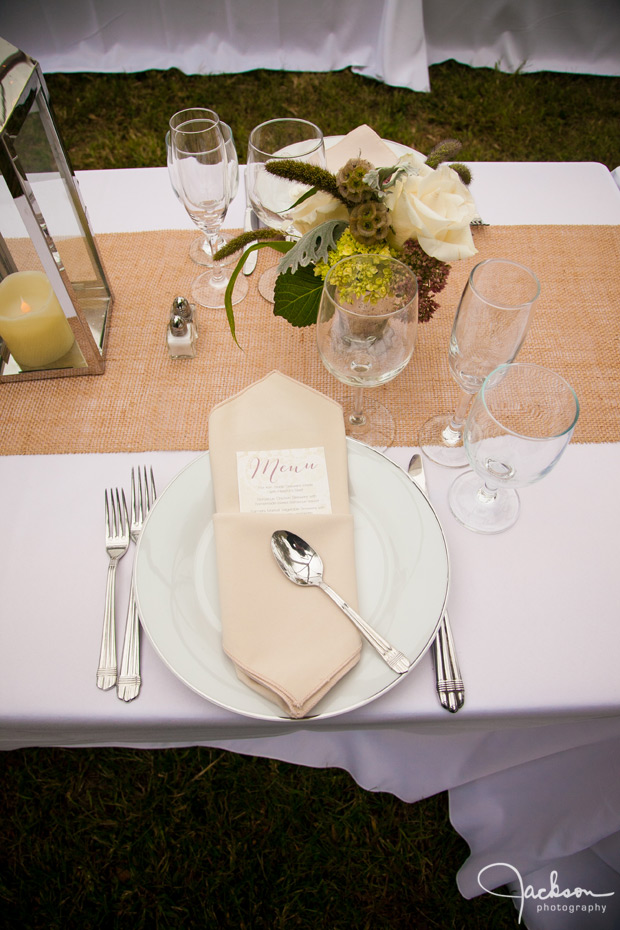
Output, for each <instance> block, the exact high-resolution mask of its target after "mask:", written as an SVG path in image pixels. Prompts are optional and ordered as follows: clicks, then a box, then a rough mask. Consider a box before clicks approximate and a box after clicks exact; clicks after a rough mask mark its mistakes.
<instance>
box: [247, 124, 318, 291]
mask: <svg viewBox="0 0 620 930" xmlns="http://www.w3.org/2000/svg"><path fill="white" fill-rule="evenodd" d="M285 159H294V160H295V161H301V162H304V163H307V164H310V165H316V166H318V167H320V168H325V167H326V164H327V163H326V160H325V143H324V141H323V133H322V132H321V130H320V129H319V128H318V126H315V125H314V123H310V122H308V120H304V119H272V120H268V121H267V122H266V123H261V124H260V125H259V126H255V127H254V129H253V130H252V132H251V133H250V138H249V141H248V157H247V165H246V169H245V170H246V175H245V177H246V190H247V196H248V199H249V201H250V203H251V205H252V209H253V210H254V212H255V214H256V216H257V217H258V218H259V220H261V221H262V222H263V223H264V224H265V225H266V226H269V227H271V228H272V229H277V230H279V231H281V232H283V233H285V234H286V235H287V236H297V235H298V232H297V231H296V229H295V221H294V216H293V213H292V210H291V208H292V206H293V205H294V204H295V202H296V201H297V200H299V198H300V197H301V196H302V195H303V194H304V193H305V192H306V191H307V190H309V187H308V186H307V185H304V184H298V183H296V182H292V181H289V180H287V179H286V178H278V177H276V176H275V175H273V174H270V173H269V172H268V171H267V167H266V166H267V164H268V163H269V162H270V161H284V160H285ZM277 276H278V270H277V265H275V266H273V267H272V268H270V269H268V270H267V271H265V272H264V273H263V275H261V277H260V279H259V282H258V290H259V292H260V293H261V294H262V296H263V297H264V298H265V299H266V300H269V301H270V302H271V303H273V292H274V287H275V282H276V278H277Z"/></svg>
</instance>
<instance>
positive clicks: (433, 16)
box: [0, 0, 620, 91]
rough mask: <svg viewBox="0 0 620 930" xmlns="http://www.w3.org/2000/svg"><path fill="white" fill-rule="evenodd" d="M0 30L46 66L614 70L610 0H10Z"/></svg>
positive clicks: (369, 72)
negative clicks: (588, 0)
mask: <svg viewBox="0 0 620 930" xmlns="http://www.w3.org/2000/svg"><path fill="white" fill-rule="evenodd" d="M0 36H2V37H3V38H5V39H7V40H8V41H9V42H11V43H12V44H13V45H16V46H17V47H18V48H21V49H22V50H23V51H25V52H27V53H28V54H29V55H31V56H32V57H33V58H35V59H36V60H38V61H39V62H40V63H41V66H42V68H43V70H44V71H47V72H53V71H143V70H146V69H150V68H156V69H167V68H180V69H181V70H182V71H184V72H186V73H187V74H217V73H220V72H224V73H230V72H233V73H234V72H240V71H250V70H253V69H255V68H269V69H275V70H290V71H332V70H338V69H340V68H347V67H352V68H353V70H354V71H356V72H358V73H359V74H363V75H366V76H368V77H373V78H379V79H380V80H382V81H385V82H386V83H387V84H393V85H396V86H402V87H410V88H412V89H413V90H418V91H420V90H421V91H424V90H429V89H430V87H429V72H428V66H429V65H432V64H435V63H437V62H441V61H446V60H447V59H450V58H454V59H456V61H460V62H463V63H464V64H469V65H474V66H477V67H487V68H493V67H496V66H497V67H499V68H500V69H502V70H505V71H515V70H516V69H517V68H522V69H523V70H524V71H568V72H575V73H586V74H619V73H620V17H619V16H618V6H617V0H596V2H595V3H592V4H584V3H583V2H582V0H509V2H508V0H505V2H501V3H498V2H497V0H338V2H337V3H334V2H332V0H313V2H312V3H305V2H304V0H159V2H157V3H154V0H132V2H131V3H127V2H126V0H45V2H44V0H20V2H19V3H8V2H7V3H5V4H3V6H2V8H1V9H0Z"/></svg>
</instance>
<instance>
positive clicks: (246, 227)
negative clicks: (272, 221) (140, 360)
mask: <svg viewBox="0 0 620 930" xmlns="http://www.w3.org/2000/svg"><path fill="white" fill-rule="evenodd" d="M254 222H255V220H254V211H253V210H252V207H246V208H245V222H244V224H243V231H244V232H251V231H252V230H254V229H255V228H256V227H255V225H254ZM245 251H247V246H246V249H245ZM257 257H258V252H250V254H249V255H248V256H246V259H245V262H244V263H243V273H244V274H252V272H253V271H254V269H255V268H256V259H257Z"/></svg>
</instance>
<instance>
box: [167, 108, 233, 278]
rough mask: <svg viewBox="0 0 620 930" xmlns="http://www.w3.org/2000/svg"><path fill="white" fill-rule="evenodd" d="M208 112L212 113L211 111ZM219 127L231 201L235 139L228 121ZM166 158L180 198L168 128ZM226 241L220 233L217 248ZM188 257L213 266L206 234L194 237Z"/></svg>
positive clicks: (223, 261) (228, 260)
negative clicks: (226, 165) (223, 147)
mask: <svg viewBox="0 0 620 930" xmlns="http://www.w3.org/2000/svg"><path fill="white" fill-rule="evenodd" d="M210 112H212V113H213V111H210ZM175 115H176V114H175ZM214 115H217V114H214ZM173 119H174V117H173ZM220 129H221V130H222V136H223V138H224V145H225V146H226V155H227V157H228V182H229V192H228V201H229V203H231V202H232V201H233V200H234V199H235V197H236V196H237V191H238V190H239V158H238V156H237V149H236V146H235V139H234V136H233V132H232V129H231V128H230V126H229V125H228V123H223V122H222V121H221V120H220ZM166 160H167V164H168V177H169V178H170V184H171V186H172V190H173V191H174V193H175V195H176V197H177V199H178V200H181V195H180V194H179V189H178V182H177V179H176V166H175V163H174V153H173V151H172V146H171V144H170V130H168V132H167V133H166ZM227 241H228V237H227V235H226V234H225V233H221V234H220V237H219V240H218V249H221V248H223V247H224V246H225V245H226V243H227ZM189 257H190V258H191V259H192V261H194V262H196V264H197V265H206V266H207V267H208V268H211V267H212V266H213V257H212V255H211V249H210V248H209V242H208V240H207V238H206V236H199V237H198V238H197V239H194V241H193V242H192V244H191V246H190V249H189ZM237 258H238V256H237V255H229V256H228V257H227V258H223V259H221V264H222V265H231V264H232V263H233V262H236V261H237Z"/></svg>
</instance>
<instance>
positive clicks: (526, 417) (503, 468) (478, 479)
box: [448, 362, 579, 533]
mask: <svg viewBox="0 0 620 930" xmlns="http://www.w3.org/2000/svg"><path fill="white" fill-rule="evenodd" d="M578 416H579V402H578V400H577V397H576V395H575V392H574V391H573V389H572V387H571V386H570V384H568V382H567V381H565V380H564V378H562V377H561V376H560V375H558V374H556V373H555V372H553V371H550V370H549V369H548V368H542V367H541V366H539V365H534V364H528V363H519V362H514V363H512V364H509V365H500V366H499V367H498V368H496V369H495V371H493V372H491V374H490V375H488V377H487V378H486V379H485V381H484V382H483V385H482V387H481V389H480V391H479V392H478V394H477V396H476V399H475V400H474V402H473V404H472V408H471V411H470V413H469V416H468V417H467V421H466V423H465V428H464V432H463V440H464V444H465V451H466V453H467V458H468V460H469V463H470V465H471V467H472V469H473V470H472V471H466V472H464V473H463V474H462V475H459V477H458V478H457V479H456V480H455V481H454V482H453V484H452V487H451V488H450V491H449V494H448V501H449V504H450V509H451V510H452V513H453V514H454V516H455V517H456V519H457V520H458V521H459V522H460V523H462V524H463V525H464V526H466V527H467V528H468V529H471V530H475V531H476V532H478V533H501V532H503V531H504V530H506V529H508V528H509V527H511V526H512V525H513V524H514V523H515V521H516V520H517V517H518V514H519V506H520V505H519V496H518V494H517V491H516V490H515V488H522V487H526V486H527V485H530V484H533V483H534V482H535V481H539V480H540V479H541V478H544V477H545V475H547V474H549V472H550V471H551V469H552V468H554V466H555V465H556V464H557V462H558V460H559V458H560V456H561V455H562V453H563V452H564V450H565V449H566V446H567V445H568V443H569V441H570V439H571V436H572V434H573V430H574V428H575V424H576V423H577V418H578Z"/></svg>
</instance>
